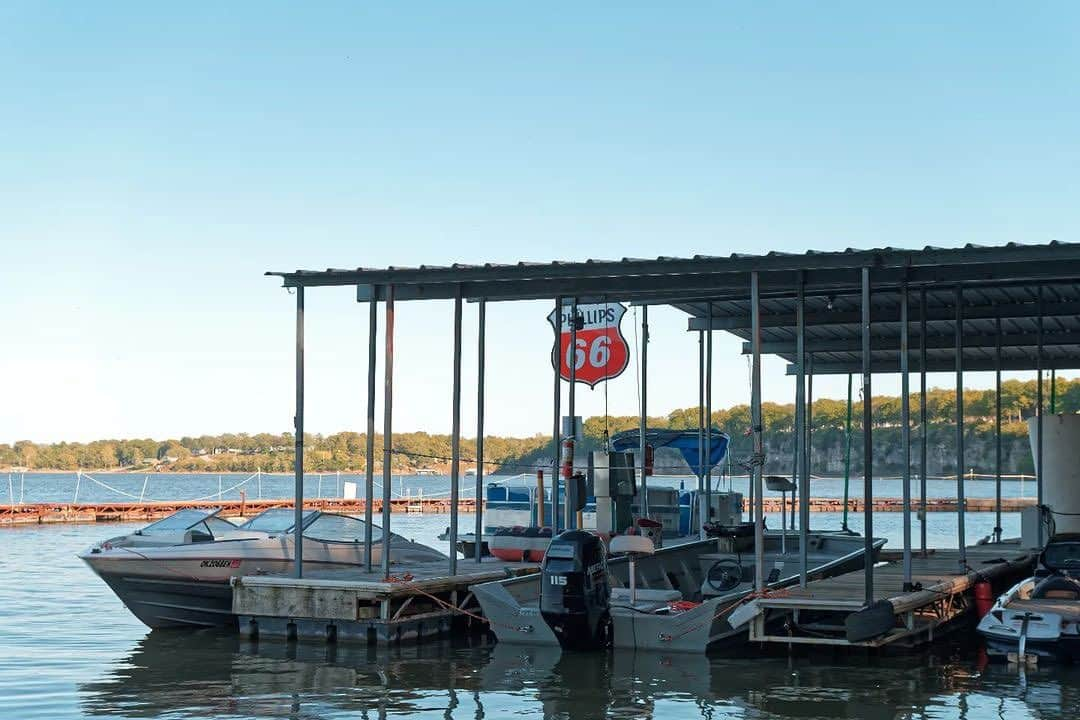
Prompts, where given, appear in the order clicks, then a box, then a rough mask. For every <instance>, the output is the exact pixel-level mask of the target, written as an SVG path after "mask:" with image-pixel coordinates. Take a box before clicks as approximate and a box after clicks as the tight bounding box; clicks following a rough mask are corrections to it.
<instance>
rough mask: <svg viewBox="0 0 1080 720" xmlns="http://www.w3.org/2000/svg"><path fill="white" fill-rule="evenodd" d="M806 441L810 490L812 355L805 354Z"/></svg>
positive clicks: (812, 406) (812, 461)
mask: <svg viewBox="0 0 1080 720" xmlns="http://www.w3.org/2000/svg"><path fill="white" fill-rule="evenodd" d="M804 423H805V424H806V440H805V441H804V442H803V452H804V453H806V489H807V490H809V489H810V475H811V474H812V473H813V467H814V353H812V352H811V353H806V417H805V418H804Z"/></svg>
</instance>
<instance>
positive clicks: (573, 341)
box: [556, 297, 578, 530]
mask: <svg viewBox="0 0 1080 720" xmlns="http://www.w3.org/2000/svg"><path fill="white" fill-rule="evenodd" d="M577 324H578V310H577V297H573V298H571V299H570V361H569V363H568V364H569V365H570V387H569V388H568V389H567V391H566V393H567V394H566V411H567V412H568V413H570V438H571V441H572V442H573V443H574V444H575V445H576V444H577V423H576V422H575V420H574V417H575V416H574V413H575V412H576V410H577V408H576V404H575V400H576V399H577V388H576V386H577ZM571 457H572V456H571ZM569 470H570V472H569V474H568V475H567V476H566V477H564V478H563V481H564V483H565V488H564V492H563V527H565V528H566V529H567V530H570V529H572V528H575V527H576V526H577V523H576V522H575V520H576V519H577V518H576V516H575V514H574V513H572V512H570V475H573V474H574V464H573V461H572V460H571V463H570V468H569ZM556 481H558V478H556Z"/></svg>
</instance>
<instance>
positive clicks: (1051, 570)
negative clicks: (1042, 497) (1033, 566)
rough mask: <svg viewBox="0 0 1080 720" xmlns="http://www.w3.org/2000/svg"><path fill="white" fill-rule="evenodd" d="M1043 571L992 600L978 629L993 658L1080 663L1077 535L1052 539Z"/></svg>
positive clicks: (1044, 556)
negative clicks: (1034, 658)
mask: <svg viewBox="0 0 1080 720" xmlns="http://www.w3.org/2000/svg"><path fill="white" fill-rule="evenodd" d="M1039 560H1040V563H1041V564H1042V569H1041V570H1040V572H1039V573H1038V574H1036V575H1035V576H1034V577H1030V578H1028V579H1026V580H1023V581H1021V582H1019V583H1017V584H1016V585H1014V586H1013V587H1011V588H1010V589H1009V590H1008V591H1007V592H1005V593H1004V594H1002V595H1001V596H1000V597H998V598H997V600H996V601H995V602H994V606H993V607H992V608H991V609H990V612H988V613H987V614H986V615H985V616H983V618H982V619H981V620H980V621H979V626H978V631H979V633H980V634H981V635H982V636H983V637H984V638H985V639H986V645H987V650H988V651H989V653H990V654H991V655H993V656H1005V657H1008V656H1010V655H1012V656H1014V658H1015V659H1016V660H1018V661H1021V662H1022V661H1024V660H1026V658H1027V656H1035V657H1037V658H1042V659H1048V660H1061V661H1076V660H1080V579H1078V578H1077V575H1080V537H1077V536H1066V537H1056V538H1054V539H1052V540H1051V541H1050V542H1048V543H1047V545H1046V548H1045V549H1044V550H1043V552H1042V555H1041V557H1040V559H1039Z"/></svg>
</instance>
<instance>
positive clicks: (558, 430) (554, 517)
mask: <svg viewBox="0 0 1080 720" xmlns="http://www.w3.org/2000/svg"><path fill="white" fill-rule="evenodd" d="M562 304H563V299H562V296H561V295H556V296H555V319H556V320H555V322H556V325H555V327H556V328H557V330H556V331H555V349H554V350H553V352H554V353H555V358H554V362H553V363H552V365H554V367H555V398H554V402H553V403H552V407H553V409H554V413H555V421H554V425H553V426H552V430H551V457H552V463H551V469H552V473H551V536H552V537H555V536H556V535H558V534H559V454H560V453H561V451H562V443H561V442H560V440H561V438H562V408H561V407H560V406H561V405H562V370H561V368H562V359H561V358H559V353H561V352H562ZM540 502H544V498H540Z"/></svg>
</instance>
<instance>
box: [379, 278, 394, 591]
mask: <svg viewBox="0 0 1080 720" xmlns="http://www.w3.org/2000/svg"><path fill="white" fill-rule="evenodd" d="M385 312H386V328H385V329H384V331H383V332H385V334H386V337H385V340H384V341H383V345H384V348H383V352H384V355H383V468H382V478H383V480H382V571H383V577H385V578H388V577H390V487H391V484H392V483H393V482H394V476H393V473H392V465H393V442H394V433H393V419H394V286H393V285H387V286H386V306H385Z"/></svg>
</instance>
